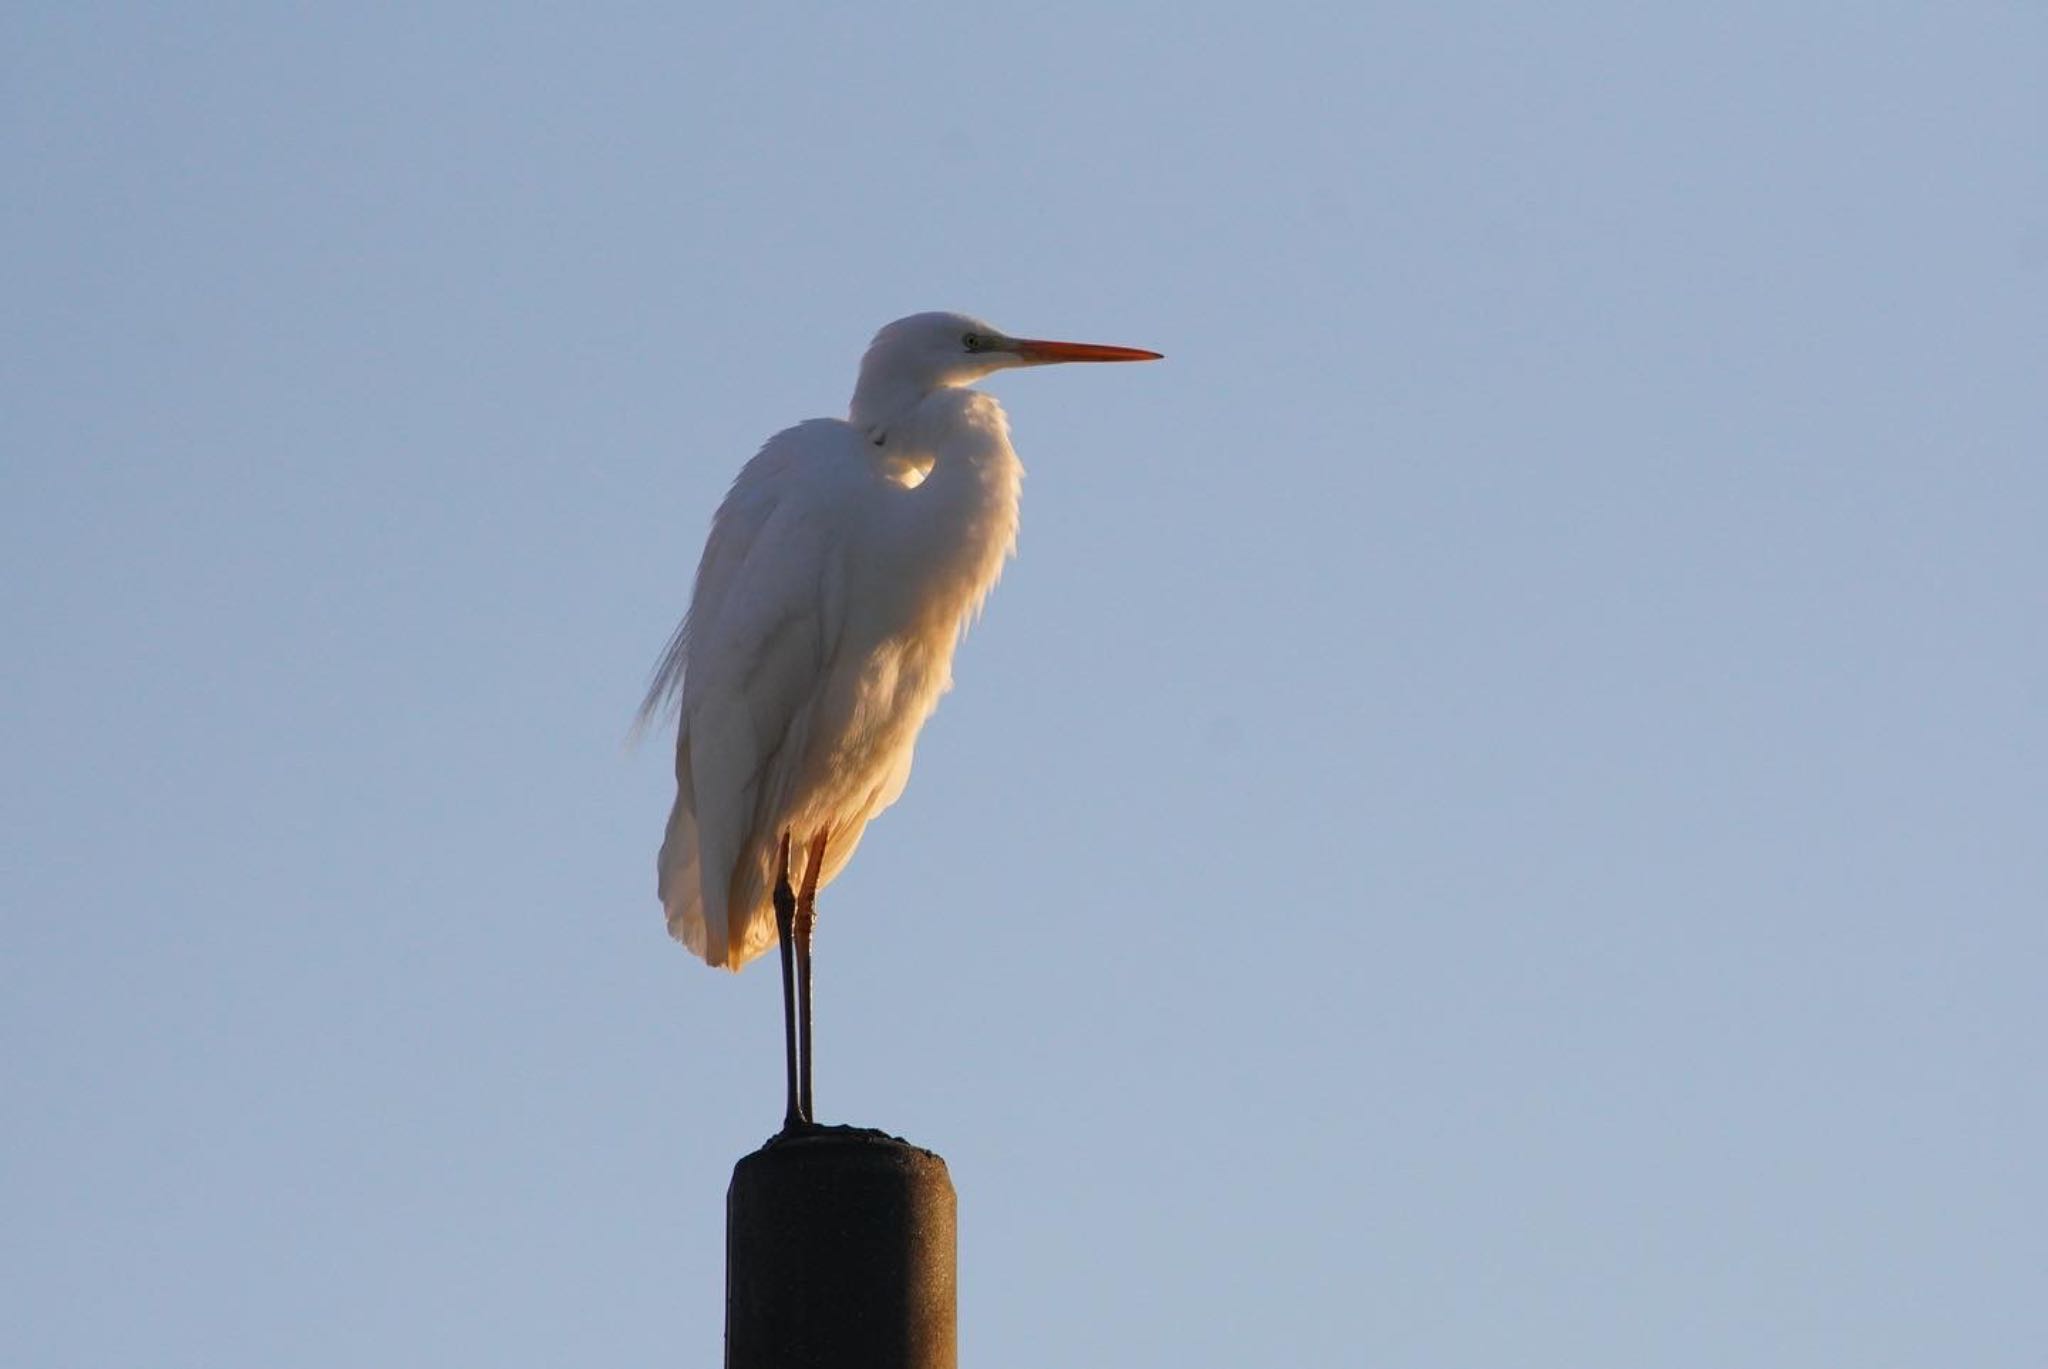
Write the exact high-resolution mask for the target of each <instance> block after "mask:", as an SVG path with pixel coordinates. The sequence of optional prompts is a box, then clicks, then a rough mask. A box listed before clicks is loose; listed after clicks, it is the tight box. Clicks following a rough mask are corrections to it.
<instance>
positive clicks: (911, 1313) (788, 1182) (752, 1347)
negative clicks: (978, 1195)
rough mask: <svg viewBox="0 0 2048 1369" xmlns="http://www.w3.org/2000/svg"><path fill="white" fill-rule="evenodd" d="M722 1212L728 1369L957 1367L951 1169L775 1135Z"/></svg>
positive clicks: (835, 1135)
mask: <svg viewBox="0 0 2048 1369" xmlns="http://www.w3.org/2000/svg"><path fill="white" fill-rule="evenodd" d="M725 1210H726V1233H725V1259H726V1264H725V1364H726V1369H956V1366H957V1364H958V1354H957V1350H956V1346H955V1325H956V1319H957V1309H956V1299H955V1292H954V1283H953V1276H954V1225H953V1223H954V1200H953V1181H952V1179H951V1178H950V1177H948V1175H947V1173H946V1162H945V1161H944V1160H942V1159H940V1158H939V1157H938V1156H936V1155H934V1154H932V1153H931V1152H930V1151H928V1150H920V1149H918V1148H917V1147H916V1146H913V1145H911V1144H909V1143H908V1142H905V1141H901V1140H898V1139H897V1138H895V1137H893V1136H887V1135H884V1134H883V1133H881V1132H879V1131H867V1130H862V1129H857V1128H853V1127H820V1128H817V1129H816V1130H812V1131H805V1132H798V1133H795V1134H793V1135H787V1136H778V1137H777V1138H775V1139H774V1140H772V1141H770V1142H769V1143H768V1144H767V1145H765V1146H763V1147H762V1148H761V1149H759V1150H757V1151H755V1152H754V1153H753V1154H752V1155H749V1156H747V1157H746V1158H745V1159H743V1160H741V1161H740V1162H739V1163H738V1164H737V1165H735V1166H734V1167H733V1171H732V1187H731V1188H730V1189H728V1190H727V1192H726V1199H725Z"/></svg>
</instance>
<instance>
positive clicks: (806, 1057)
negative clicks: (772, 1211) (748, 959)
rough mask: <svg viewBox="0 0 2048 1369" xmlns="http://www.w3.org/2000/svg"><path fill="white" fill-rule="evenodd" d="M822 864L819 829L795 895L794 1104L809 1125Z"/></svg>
mask: <svg viewBox="0 0 2048 1369" xmlns="http://www.w3.org/2000/svg"><path fill="white" fill-rule="evenodd" d="M824 865H825V834H824V833H823V832H820V833H818V835H817V836H815V837H812V838H811V846H810V850H809V852H808V853H807V859H806V860H805V862H804V881H803V887H802V888H800V889H799V890H798V891H797V896H796V986H797V987H796V1001H797V1036H798V1039H799V1040H800V1041H801V1042H802V1046H801V1048H800V1049H799V1052H798V1057H799V1060H800V1064H799V1067H798V1068H799V1070H800V1074H799V1076H798V1077H799V1080H800V1083H799V1085H798V1091H797V1106H798V1107H799V1108H801V1109H802V1111H803V1115H804V1120H805V1121H806V1122H810V1123H813V1124H815V1123H816V1122H817V1120H818V1115H817V1113H815V1112H813V1111H812V1110H811V928H812V926H813V925H814V924H815V923H816V922H817V920H818V907H817V903H818V872H819V871H820V870H821V869H823V868H824Z"/></svg>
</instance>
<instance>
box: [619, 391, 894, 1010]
mask: <svg viewBox="0 0 2048 1369" xmlns="http://www.w3.org/2000/svg"><path fill="white" fill-rule="evenodd" d="M863 447H864V444H863V443H862V440H861V438H860V437H859V435H858V434H857V433H856V432H855V430H854V429H852V428H851V427H849V426H848V425H847V424H845V423H842V422H838V421H836V420H830V419H818V420H814V421H812V422H810V423H805V424H801V425H799V426H797V427H795V428H791V429H789V430H787V431H785V432H783V433H780V434H777V435H776V436H775V437H774V438H772V439H770V440H769V442H768V444H767V445H766V446H764V447H763V448H762V449H761V451H760V453H759V454H758V455H757V456H755V458H754V459H753V460H752V461H750V462H748V463H747V465H746V466H745V467H744V468H743V469H742V470H741V472H740V474H739V477H738V479H736V480H735V481H734V482H733V487H732V489H731V491H730V492H729V493H728V494H727V495H726V498H725V502H724V503H723V504H722V505H721V506H720V508H719V511H718V514H717V516H716V517H715V519H714V520H713V523H712V531H711V536H710V538H709V539H708V541H707V542H706V545H705V549H704V557H703V560H702V562H701V563H700V565H699V566H698V571H697V584H696V589H695V591H694V593H693V594H692V596H691V602H690V611H689V615H688V617H686V618H685V619H684V621H683V624H682V626H681V627H679V628H678V629H677V630H676V633H675V636H674V637H673V638H672V639H671V640H670V643H669V646H668V649H667V650H666V652H664V654H663V656H662V660H661V662H660V664H659V666H658V667H657V668H656V671H655V677H654V682H653V684H652V685H651V686H650V688H649V690H648V694H647V699H646V701H645V702H644V703H643V704H642V706H641V715H640V716H641V721H642V723H643V724H644V723H646V722H647V721H649V720H650V719H652V718H654V717H656V716H657V715H659V714H660V713H662V712H663V711H664V710H666V709H667V708H668V707H669V706H670V704H671V701H674V702H675V704H676V705H677V711H678V714H679V722H678V727H677V737H676V781H677V792H676V806H675V810H674V811H673V812H672V813H671V814H670V819H669V828H668V837H667V840H666V841H665V842H664V843H663V846H662V852H661V856H660V862H659V863H660V872H659V884H660V893H661V898H662V904H663V907H664V908H665V910H666V911H667V915H668V922H669V929H670V931H671V932H673V933H674V934H675V936H676V937H677V939H678V940H680V941H682V942H683V943H684V944H685V945H686V946H688V947H689V948H690V949H691V950H692V951H694V952H696V953H697V954H699V955H702V956H703V957H704V959H705V960H706V961H707V962H709V963H710V964H713V965H723V966H727V967H729V968H732V969H738V968H739V967H740V966H741V965H743V964H745V963H746V962H747V961H748V960H751V959H753V958H754V957H755V956H757V955H759V954H761V953H762V952H763V951H765V950H767V949H768V948H769V947H770V946H772V945H774V944H775V928H774V922H773V918H772V915H770V914H769V913H768V910H767V906H766V904H765V902H764V901H763V899H764V895H765V889H766V887H767V882H768V881H769V880H770V879H771V878H772V875H771V872H770V871H769V870H768V866H769V864H770V863H771V861H772V859H773V845H774V837H775V835H776V834H774V833H772V832H768V831H765V830H764V827H765V826H766V825H767V824H769V823H771V822H772V820H773V818H774V816H775V814H777V813H779V812H780V811H781V809H782V805H783V804H784V803H786V802H787V799H788V793H789V789H790V787H791V785H792V784H793V783H794V781H795V777H796V769H797V766H798V765H799V764H800V762H801V758H802V756H803V754H804V747H805V743H806V741H807V738H808V735H809V730H810V723H811V721H812V718H813V717H814V715H815V712H816V706H817V701H818V698H819V694H820V691H821V689H822V687H823V684H824V679H825V673H826V668H827V663H828V662H829V661H830V660H831V657H832V652H833V650H834V648H835V646H836V643H837V639H838V635H839V632H840V631H841V629H842V626H843V622H844V609H843V604H842V602H841V600H842V597H843V596H842V595H841V594H840V593H839V585H840V583H841V579H842V576H841V572H840V569H839V560H840V552H841V549H842V543H843V537H842V531H841V530H842V529H843V527H844V525H845V522H846V520H845V519H844V517H843V509H844V502H845V501H846V500H847V499H848V498H853V497H857V492H858V490H859V489H860V488H861V487H862V482H872V480H873V479H874V478H875V477H874V474H873V463H872V462H871V461H870V460H869V459H868V457H867V455H866V453H865V451H864V450H863Z"/></svg>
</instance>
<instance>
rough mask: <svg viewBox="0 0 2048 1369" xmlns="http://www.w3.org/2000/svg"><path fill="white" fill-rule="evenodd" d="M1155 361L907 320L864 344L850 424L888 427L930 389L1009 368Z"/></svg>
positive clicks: (958, 318)
mask: <svg viewBox="0 0 2048 1369" xmlns="http://www.w3.org/2000/svg"><path fill="white" fill-rule="evenodd" d="M1158 357H1159V353H1157V352H1146V351H1141V350H1139V349H1138V348H1136V347H1103V346H1098V345H1096V344H1094V343H1089V342H1047V341H1044V340H1043V339H1039V338H1015V337H1011V336H1009V335H1008V334H1007V333H1004V332H1003V331H1002V330H1001V329H998V328H995V327H993V326H991V325H990V324H987V323H984V322H983V321H982V320H980V319H978V318H975V317H973V316H972V315H970V314H951V313H930V314H912V315H910V316H909V317H908V318H900V319H897V320H896V321H895V322H894V323H892V324H889V325H888V326H887V327H885V328H883V329H882V331H881V332H879V333H876V334H875V340H874V341H873V342H871V343H869V344H868V350H867V355H866V356H864V357H862V358H861V362H860V382H859V383H858V384H857V385H855V386H854V390H853V421H854V422H855V423H856V424H858V425H860V426H862V427H872V426H874V425H876V424H881V423H886V422H888V421H889V420H890V419H891V418H893V417H895V415H897V414H898V413H901V412H902V411H903V410H905V409H907V408H909V407H910V406H911V405H913V404H915V403H917V402H918V401H919V400H921V399H923V398H924V397H925V396H926V395H928V394H930V393H931V392H932V391H933V390H938V389H944V388H947V387H949V386H957V385H972V384H973V383H974V382H975V381H977V380H980V379H981V378H982V377H983V376H986V375H991V374H993V373H995V372H997V371H1002V370H1007V369H1009V368H1010V367H1012V366H1045V365H1050V364H1052V363H1053V362H1059V361H1156V360H1157V359H1158Z"/></svg>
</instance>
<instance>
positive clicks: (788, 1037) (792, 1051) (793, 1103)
mask: <svg viewBox="0 0 2048 1369" xmlns="http://www.w3.org/2000/svg"><path fill="white" fill-rule="evenodd" d="M775 864H776V874H775V894H774V903H775V934H776V940H777V942H778V944H779V945H780V946H781V948H782V1059H783V1066H784V1078H785V1080H786V1081H787V1083H788V1085H789V1096H788V1103H787V1106H786V1107H785V1108H784V1109H783V1114H782V1129H783V1130H784V1131H793V1130H795V1129H796V1128H797V1127H799V1126H802V1125H803V1120H804V1119H803V1112H802V1110H801V1109H799V1108H798V1106H797V1085H796V972H795V968H794V966H795V960H794V955H795V948H794V946H793V944H792V943H794V941H795V940H796V937H795V936H794V935H793V934H792V930H791V928H792V924H793V923H794V922H795V921H796V895H795V894H793V893H791V892H790V888H789V834H788V833H787V832H785V833H783V834H782V845H781V847H780V848H779V849H778V850H777V852H776V857H775Z"/></svg>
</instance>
